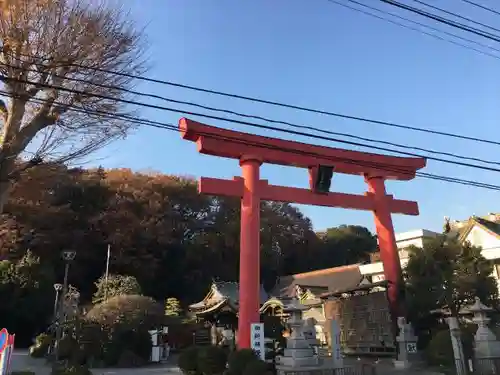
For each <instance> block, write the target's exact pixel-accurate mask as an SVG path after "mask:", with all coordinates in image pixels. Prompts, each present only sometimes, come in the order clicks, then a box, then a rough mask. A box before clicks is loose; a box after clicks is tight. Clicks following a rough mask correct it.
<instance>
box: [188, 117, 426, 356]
mask: <svg viewBox="0 0 500 375" xmlns="http://www.w3.org/2000/svg"><path fill="white" fill-rule="evenodd" d="M179 128H180V130H181V133H182V137H183V138H184V139H187V140H190V141H194V142H196V143H197V146H198V151H199V152H201V153H205V154H209V155H214V156H223V157H229V158H234V159H238V160H239V162H240V166H241V169H242V177H235V178H234V179H233V180H220V179H214V178H204V177H202V178H201V179H200V183H199V191H200V192H201V193H205V194H211V195H225V196H236V197H241V229H240V280H239V287H240V290H239V293H240V298H239V320H238V347H239V348H248V347H250V326H251V324H252V323H258V322H259V320H260V316H259V308H260V201H261V200H274V201H282V202H290V203H300V204H310V205H320V206H328V207H341V208H348V209H356V210H369V211H373V213H374V216H375V226H376V230H377V235H378V241H379V247H380V255H381V260H382V262H383V265H384V275H385V279H386V280H387V281H388V283H389V287H388V289H389V290H388V297H389V308H390V312H391V316H392V318H393V320H395V319H396V318H397V317H398V316H402V315H403V314H404V312H403V308H402V303H401V302H402V301H401V298H400V290H401V289H400V288H401V287H402V285H401V284H402V276H401V264H400V260H399V255H398V250H397V247H396V239H395V234H394V228H393V224H392V217H391V214H392V213H400V214H406V215H418V205H417V203H416V202H412V201H404V200H397V199H394V198H393V197H392V196H391V195H387V193H386V190H385V180H386V179H397V180H410V179H412V178H414V176H415V173H416V170H417V169H420V168H423V167H424V166H425V159H422V158H399V157H394V156H385V155H378V154H369V153H363V152H357V151H350V150H343V149H335V148H329V147H321V146H314V145H308V144H304V143H299V142H292V141H286V140H282V139H276V138H268V137H261V136H257V135H253V134H247V133H241V132H235V131H230V130H225V129H220V128H216V127H213V126H208V125H203V124H200V123H197V122H194V121H191V120H187V119H181V121H180V122H179ZM263 162H267V163H273V164H281V165H291V166H295V167H302V168H307V169H309V175H310V183H311V185H312V184H313V181H314V176H315V174H316V173H317V171H318V165H326V166H332V167H334V168H335V171H337V172H339V173H346V174H357V175H362V176H364V178H365V181H366V183H367V185H368V192H366V193H365V194H364V195H354V194H343V193H327V194H318V193H316V192H314V191H311V190H308V189H299V188H290V187H284V186H275V185H269V184H268V183H267V181H265V180H261V179H260V166H261V164H262V163H263Z"/></svg>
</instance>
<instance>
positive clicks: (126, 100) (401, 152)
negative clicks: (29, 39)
mask: <svg viewBox="0 0 500 375" xmlns="http://www.w3.org/2000/svg"><path fill="white" fill-rule="evenodd" d="M3 79H4V80H11V81H14V82H21V83H25V84H31V85H38V86H40V87H46V88H52V89H56V90H60V91H65V92H70V93H73V94H79V95H90V96H92V97H95V98H100V99H105V100H112V101H116V102H120V103H124V104H131V105H137V106H142V107H146V108H152V109H158V110H163V111H168V112H174V113H182V114H184V115H191V116H199V117H204V118H209V119H212V120H218V121H225V122H230V123H234V124H240V125H246V126H251V127H254V128H258V129H264V130H273V131H278V132H283V133H287V134H292V135H298V136H303V137H309V138H315V139H321V140H326V141H330V142H337V143H342V144H347V145H350V146H358V147H365V148H370V149H375V150H379V151H386V152H394V153H399V154H402V155H407V156H413V157H419V158H426V159H428V160H433V161H439V162H442V163H447V164H452V165H458V166H463V167H469V168H476V169H482V170H486V171H491V172H500V169H498V168H493V167H487V166H482V165H477V164H471V163H465V162H459V161H453V160H448V159H442V158H437V157H433V156H425V155H420V154H416V153H412V152H405V151H400V150H394V149H390V148H386V147H380V146H374V145H366V144H363V143H359V142H353V141H347V140H344V139H338V138H333V137H327V136H322V135H318V134H310V133H305V132H302V131H297V130H290V129H283V128H278V127H275V126H270V125H263V124H257V123H254V122H249V121H243V120H237V119H230V118H226V117H220V116H213V115H209V114H204V113H199V112H192V111H186V110H182V109H178V108H172V107H163V106H159V105H155V104H150V103H142V102H137V101H133V100H128V99H120V98H112V97H109V96H106V95H101V94H89V93H86V92H84V91H80V90H75V89H69V88H66V87H61V86H54V85H49V84H41V83H36V82H31V81H28V80H19V79H12V78H9V77H5V76H4V77H3Z"/></svg>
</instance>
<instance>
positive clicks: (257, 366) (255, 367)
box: [242, 359, 272, 375]
mask: <svg viewBox="0 0 500 375" xmlns="http://www.w3.org/2000/svg"><path fill="white" fill-rule="evenodd" d="M268 374H272V370H271V369H270V367H269V365H268V364H267V363H266V362H264V361H262V360H260V359H257V360H253V361H251V362H249V363H248V364H247V365H246V367H245V370H243V374H242V375H268Z"/></svg>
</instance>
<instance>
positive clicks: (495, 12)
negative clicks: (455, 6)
mask: <svg viewBox="0 0 500 375" xmlns="http://www.w3.org/2000/svg"><path fill="white" fill-rule="evenodd" d="M462 1H463V2H464V3H467V4H470V5H472V6H475V7H478V8H480V9H483V10H486V11H487V12H491V13H493V14H496V15H499V16H500V12H499V11H497V10H494V9H491V8H488V7H487V6H484V5H481V4H478V3H476V2H474V1H471V0H462Z"/></svg>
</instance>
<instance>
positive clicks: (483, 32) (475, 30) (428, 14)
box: [380, 0, 500, 42]
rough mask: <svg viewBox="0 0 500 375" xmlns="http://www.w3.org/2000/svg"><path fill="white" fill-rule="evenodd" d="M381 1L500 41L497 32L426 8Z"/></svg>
mask: <svg viewBox="0 0 500 375" xmlns="http://www.w3.org/2000/svg"><path fill="white" fill-rule="evenodd" d="M380 1H382V2H384V3H386V4H389V5H393V6H395V7H397V8H401V9H404V10H407V11H409V12H412V13H415V14H419V15H421V16H423V17H426V18H429V19H432V20H434V21H437V22H440V23H443V24H445V25H448V26H451V27H455V28H457V29H460V30H462V31H467V32H469V33H472V34H475V35H478V36H481V37H483V38H486V39H490V40H493V41H495V42H500V37H499V36H497V35H495V34H492V33H489V32H487V31H483V30H480V29H477V28H474V27H472V26H467V25H465V24H463V23H460V22H457V21H453V20H450V19H447V18H444V17H441V16H437V15H435V14H432V13H430V12H426V11H424V10H421V9H418V8H415V7H412V6H410V5H406V4H403V3H399V2H397V1H395V0H380Z"/></svg>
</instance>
